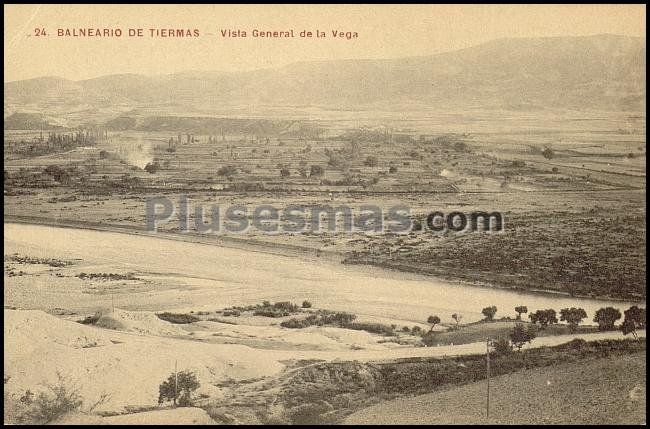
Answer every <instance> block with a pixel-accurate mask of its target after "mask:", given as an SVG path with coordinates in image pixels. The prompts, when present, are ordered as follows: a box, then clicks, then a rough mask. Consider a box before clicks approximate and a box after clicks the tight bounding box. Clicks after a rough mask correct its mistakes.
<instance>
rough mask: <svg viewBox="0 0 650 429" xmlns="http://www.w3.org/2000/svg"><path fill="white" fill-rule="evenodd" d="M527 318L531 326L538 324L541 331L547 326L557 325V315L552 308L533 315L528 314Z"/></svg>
mask: <svg viewBox="0 0 650 429" xmlns="http://www.w3.org/2000/svg"><path fill="white" fill-rule="evenodd" d="M528 317H529V318H530V321H531V322H532V323H533V324H535V323H539V324H540V326H541V327H542V329H544V328H546V327H547V326H548V325H552V324H554V323H557V315H556V313H555V310H553V309H552V308H549V309H546V310H537V311H536V312H534V313H530V314H529V315H528Z"/></svg>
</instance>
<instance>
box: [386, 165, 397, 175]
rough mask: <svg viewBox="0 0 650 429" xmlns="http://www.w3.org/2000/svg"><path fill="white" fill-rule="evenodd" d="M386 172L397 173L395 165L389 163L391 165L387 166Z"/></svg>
mask: <svg viewBox="0 0 650 429" xmlns="http://www.w3.org/2000/svg"><path fill="white" fill-rule="evenodd" d="M388 172H389V173H391V174H393V173H397V167H395V166H394V165H391V166H390V167H389V168H388Z"/></svg>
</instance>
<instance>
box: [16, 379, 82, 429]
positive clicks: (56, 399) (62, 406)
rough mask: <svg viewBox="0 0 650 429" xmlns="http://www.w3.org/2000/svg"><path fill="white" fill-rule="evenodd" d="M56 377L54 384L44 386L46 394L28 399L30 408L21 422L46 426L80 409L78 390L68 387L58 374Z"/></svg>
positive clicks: (42, 393)
mask: <svg viewBox="0 0 650 429" xmlns="http://www.w3.org/2000/svg"><path fill="white" fill-rule="evenodd" d="M57 377H58V381H57V383H56V384H48V385H46V387H47V389H48V391H47V392H41V393H39V394H38V395H37V396H36V398H35V399H33V401H32V400H31V399H30V402H31V407H30V408H29V409H28V410H27V411H26V414H25V415H24V416H23V417H22V418H21V420H25V421H28V422H30V423H37V424H46V423H50V422H53V421H55V420H56V419H58V418H60V417H63V416H64V415H66V414H68V413H71V412H73V411H76V410H78V409H79V408H81V405H82V404H83V401H82V399H81V396H80V395H79V388H78V387H77V386H74V385H70V384H69V383H68V380H67V379H66V378H65V377H63V376H62V375H61V374H59V373H58V372H57Z"/></svg>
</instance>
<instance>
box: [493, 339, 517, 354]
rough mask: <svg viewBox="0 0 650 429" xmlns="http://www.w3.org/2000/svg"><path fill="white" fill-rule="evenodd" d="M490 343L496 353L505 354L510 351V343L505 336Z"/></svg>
mask: <svg viewBox="0 0 650 429" xmlns="http://www.w3.org/2000/svg"><path fill="white" fill-rule="evenodd" d="M490 345H491V346H492V348H493V349H494V353H496V354H497V355H507V354H509V353H511V352H512V344H510V341H509V340H508V339H507V338H497V339H496V340H492V341H491V343H490Z"/></svg>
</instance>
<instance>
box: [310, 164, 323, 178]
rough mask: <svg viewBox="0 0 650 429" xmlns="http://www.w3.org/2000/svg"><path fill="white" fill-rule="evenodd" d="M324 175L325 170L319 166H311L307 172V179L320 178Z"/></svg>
mask: <svg viewBox="0 0 650 429" xmlns="http://www.w3.org/2000/svg"><path fill="white" fill-rule="evenodd" d="M324 173H325V169H323V167H321V166H320V165H312V166H311V168H310V170H309V177H316V176H322V175H323V174H324Z"/></svg>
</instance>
